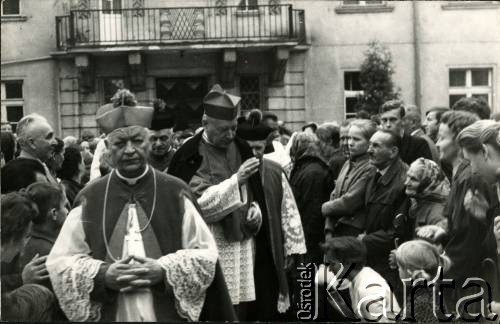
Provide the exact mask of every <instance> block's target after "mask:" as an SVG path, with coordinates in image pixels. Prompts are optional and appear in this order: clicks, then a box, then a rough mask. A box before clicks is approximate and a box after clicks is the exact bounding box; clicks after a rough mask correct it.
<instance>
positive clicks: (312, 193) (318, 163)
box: [290, 155, 330, 264]
mask: <svg viewBox="0 0 500 324" xmlns="http://www.w3.org/2000/svg"><path fill="white" fill-rule="evenodd" d="M328 174H329V171H328V165H327V164H326V163H325V162H323V160H321V159H320V158H318V157H315V156H310V155H307V156H303V157H302V158H300V159H298V160H297V161H296V162H295V165H294V167H293V170H292V173H291V174H290V185H291V186H292V190H293V194H294V196H295V200H296V202H297V207H298V209H299V213H300V218H301V221H302V227H303V229H304V235H305V238H306V247H307V255H306V258H307V259H308V260H307V261H308V262H309V261H310V262H319V263H322V261H323V252H322V251H321V249H320V247H319V243H320V242H323V241H324V237H325V235H324V226H325V222H324V219H323V215H322V214H321V206H322V204H323V203H324V202H325V201H327V200H328V197H329V194H330V192H329V190H330V187H329V184H328ZM319 263H318V264H319Z"/></svg>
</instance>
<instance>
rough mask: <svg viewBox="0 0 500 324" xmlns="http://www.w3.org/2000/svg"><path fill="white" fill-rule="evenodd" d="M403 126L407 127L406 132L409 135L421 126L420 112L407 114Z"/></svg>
mask: <svg viewBox="0 0 500 324" xmlns="http://www.w3.org/2000/svg"><path fill="white" fill-rule="evenodd" d="M403 127H404V129H405V133H407V134H408V135H410V134H411V133H413V132H414V131H416V130H417V129H419V128H421V127H422V119H421V118H420V114H419V113H417V112H415V111H411V112H408V113H407V114H405V116H404V117H403Z"/></svg>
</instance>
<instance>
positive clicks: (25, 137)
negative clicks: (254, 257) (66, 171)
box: [17, 113, 57, 183]
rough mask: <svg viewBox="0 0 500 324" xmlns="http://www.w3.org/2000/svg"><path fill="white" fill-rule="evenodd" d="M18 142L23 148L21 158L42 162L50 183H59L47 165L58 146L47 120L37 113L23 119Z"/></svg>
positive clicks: (18, 125) (18, 127)
mask: <svg viewBox="0 0 500 324" xmlns="http://www.w3.org/2000/svg"><path fill="white" fill-rule="evenodd" d="M17 141H18V143H19V147H20V148H21V152H20V154H19V158H25V159H32V160H36V161H38V162H40V163H41V164H42V165H43V167H44V169H45V176H46V177H47V179H48V180H49V182H52V183H57V181H56V180H55V178H54V177H53V176H52V175H51V173H50V171H49V169H48V168H47V165H46V163H47V162H48V161H49V159H50V158H51V157H52V155H53V154H54V146H55V145H56V144H57V141H56V138H55V136H54V130H53V129H52V126H50V124H49V122H48V121H47V119H46V118H45V117H43V116H41V115H39V114H36V113H33V114H29V115H27V116H24V117H23V118H21V120H20V121H19V123H18V124H17Z"/></svg>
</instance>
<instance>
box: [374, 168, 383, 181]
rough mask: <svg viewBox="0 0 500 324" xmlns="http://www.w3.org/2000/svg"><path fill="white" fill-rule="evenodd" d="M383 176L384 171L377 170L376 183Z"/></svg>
mask: <svg viewBox="0 0 500 324" xmlns="http://www.w3.org/2000/svg"><path fill="white" fill-rule="evenodd" d="M381 176H382V173H380V172H379V171H377V173H375V184H377V183H378V180H379V179H380V177H381Z"/></svg>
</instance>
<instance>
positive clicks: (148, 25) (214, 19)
mask: <svg viewBox="0 0 500 324" xmlns="http://www.w3.org/2000/svg"><path fill="white" fill-rule="evenodd" d="M56 29H57V33H56V34H57V47H58V48H59V49H67V48H75V47H89V46H118V45H134V44H140V45H145V44H181V43H234V42H266V41H268V42H273V41H288V40H289V41H297V42H302V41H304V40H305V19H304V10H297V9H293V8H292V6H291V5H266V6H256V7H247V8H242V7H238V6H232V7H229V6H228V7H186V8H143V9H116V10H113V11H104V10H71V11H70V14H69V15H67V16H58V17H56Z"/></svg>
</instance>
